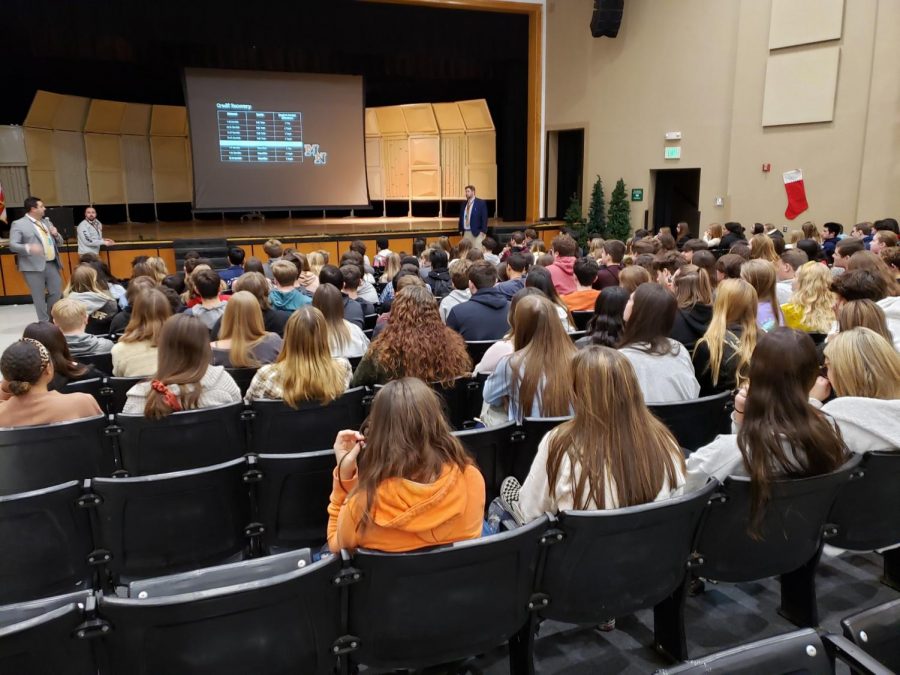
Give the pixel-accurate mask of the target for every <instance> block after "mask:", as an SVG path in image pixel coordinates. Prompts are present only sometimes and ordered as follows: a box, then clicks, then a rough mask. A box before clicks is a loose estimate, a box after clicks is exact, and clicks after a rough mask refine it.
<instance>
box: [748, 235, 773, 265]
mask: <svg viewBox="0 0 900 675" xmlns="http://www.w3.org/2000/svg"><path fill="white" fill-rule="evenodd" d="M757 258H760V259H762V260H768V261H769V262H771V263H777V262H778V261H779V260H780V258H779V257H778V254H777V253H776V252H775V244H774V243H773V242H772V237H770V236H769V235H767V234H754V235H753V236H752V237H750V259H751V260H755V259H757Z"/></svg>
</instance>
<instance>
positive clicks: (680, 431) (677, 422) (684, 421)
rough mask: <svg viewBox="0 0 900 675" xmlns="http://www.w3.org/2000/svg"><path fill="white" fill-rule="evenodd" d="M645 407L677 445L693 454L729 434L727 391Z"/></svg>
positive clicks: (729, 394) (730, 399) (729, 413)
mask: <svg viewBox="0 0 900 675" xmlns="http://www.w3.org/2000/svg"><path fill="white" fill-rule="evenodd" d="M647 407H648V408H649V409H650V412H652V413H653V414H654V415H656V416H657V417H658V418H659V419H660V421H662V423H663V424H665V425H666V426H667V427H668V428H669V431H671V432H672V435H673V436H675V440H677V441H678V444H679V445H680V446H681V447H682V448H685V449H686V450H688V451H690V452H693V451H694V450H697V449H698V448H702V447H703V446H704V445H706V444H707V443H711V442H712V441H713V440H714V439H715V437H716V436H718V435H719V434H730V433H731V411H732V409H733V406H732V395H731V392H730V391H723V392H722V393H720V394H714V395H712V396H704V397H703V398H698V399H696V400H693V401H679V402H677V403H656V404H654V403H648V404H647Z"/></svg>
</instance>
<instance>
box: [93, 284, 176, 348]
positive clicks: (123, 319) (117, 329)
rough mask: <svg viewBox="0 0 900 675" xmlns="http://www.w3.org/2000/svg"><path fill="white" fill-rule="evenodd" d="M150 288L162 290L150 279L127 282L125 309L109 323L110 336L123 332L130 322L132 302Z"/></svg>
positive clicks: (132, 309)
mask: <svg viewBox="0 0 900 675" xmlns="http://www.w3.org/2000/svg"><path fill="white" fill-rule="evenodd" d="M151 288H159V289H162V286H158V285H157V284H155V283H154V282H153V279H151V278H150V277H137V278H136V279H132V280H131V281H129V282H128V289H127V290H126V291H125V300H126V301H127V304H126V305H125V309H123V310H122V311H121V312H119V313H118V314H116V315H115V316H114V317H113V318H112V321H110V322H109V334H110V335H115V334H116V333H122V332H124V331H125V328H126V327H127V326H128V323H129V322H130V321H131V313H132V312H133V311H134V302H135V300H136V299H137V296H138V295H140V294H141V293H142V292H144V291H146V290H149V289H151ZM179 302H180V299H179Z"/></svg>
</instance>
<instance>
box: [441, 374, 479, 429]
mask: <svg viewBox="0 0 900 675" xmlns="http://www.w3.org/2000/svg"><path fill="white" fill-rule="evenodd" d="M431 387H432V389H434V390H435V391H436V392H437V393H439V394H440V395H441V398H443V399H444V404H445V412H446V413H447V420H448V421H449V422H450V426H452V427H453V428H454V429H464V428H466V427H467V426H469V425H471V424H474V422H473V420H474V418H475V417H477V416H478V415H479V414H480V413H481V402H482V401H481V391H482V389H483V387H484V381H483V380H480V379H478V378H472V377H458V378H456V379H455V380H453V383H452V384H451V385H449V386H444V385H442V384H440V383H438V382H432V383H431Z"/></svg>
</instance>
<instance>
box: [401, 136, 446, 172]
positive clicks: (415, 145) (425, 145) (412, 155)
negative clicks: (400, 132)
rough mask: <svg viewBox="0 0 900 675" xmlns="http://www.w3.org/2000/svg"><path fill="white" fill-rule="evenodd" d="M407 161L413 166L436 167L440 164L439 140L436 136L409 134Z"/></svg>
mask: <svg viewBox="0 0 900 675" xmlns="http://www.w3.org/2000/svg"><path fill="white" fill-rule="evenodd" d="M409 163H410V166H412V167H413V168H417V167H438V166H440V164H441V140H440V137H438V136H410V137H409Z"/></svg>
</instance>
